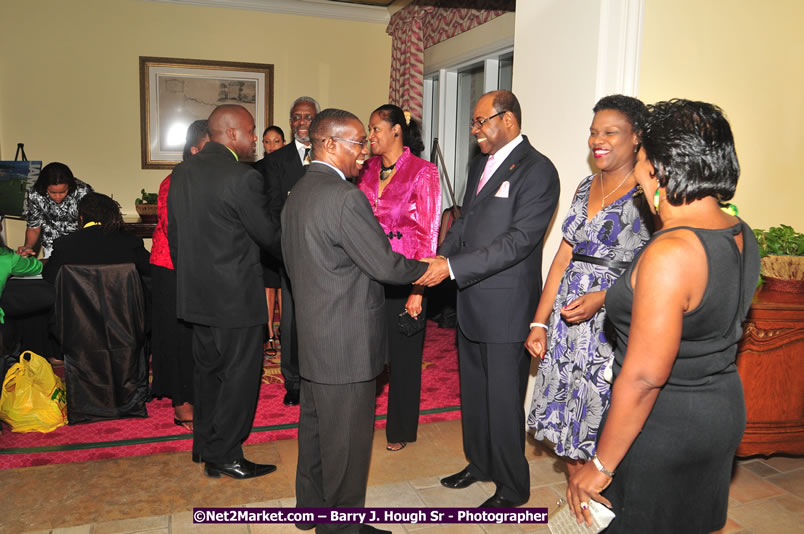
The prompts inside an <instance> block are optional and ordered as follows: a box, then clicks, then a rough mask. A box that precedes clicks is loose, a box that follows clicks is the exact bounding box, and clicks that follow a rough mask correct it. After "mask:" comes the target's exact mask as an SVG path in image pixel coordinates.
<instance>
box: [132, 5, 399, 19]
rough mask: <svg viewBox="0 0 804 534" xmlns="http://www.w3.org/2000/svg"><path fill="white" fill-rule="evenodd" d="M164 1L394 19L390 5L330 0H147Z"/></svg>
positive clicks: (282, 11) (353, 17)
mask: <svg viewBox="0 0 804 534" xmlns="http://www.w3.org/2000/svg"><path fill="white" fill-rule="evenodd" d="M144 1H147V2H159V3H163V4H180V5H188V6H201V7H221V8H227V9H241V10H246V11H263V12H269V13H281V14H284V15H298V16H302V17H323V18H331V19H343V20H354V21H358V22H375V23H382V24H387V23H388V21H389V20H390V19H391V14H390V12H389V11H388V8H385V7H376V6H361V5H357V4H342V3H339V2H330V1H329V0H144Z"/></svg>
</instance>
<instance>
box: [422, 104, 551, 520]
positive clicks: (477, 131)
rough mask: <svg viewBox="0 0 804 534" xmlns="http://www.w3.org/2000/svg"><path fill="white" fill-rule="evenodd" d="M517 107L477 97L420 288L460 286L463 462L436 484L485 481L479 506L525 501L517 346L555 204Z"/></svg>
mask: <svg viewBox="0 0 804 534" xmlns="http://www.w3.org/2000/svg"><path fill="white" fill-rule="evenodd" d="M521 121H522V119H521V110H520V106H519V102H518V101H517V99H516V96H514V94H513V93H511V92H510V91H493V92H491V93H486V94H485V95H483V96H482V97H480V99H479V100H478V102H477V105H476V106H475V111H474V115H473V119H472V134H473V135H474V136H475V137H476V138H477V143H478V146H479V147H480V151H481V152H482V153H483V154H481V155H478V157H477V158H475V159H474V161H473V162H472V164H471V166H470V168H469V176H468V180H467V184H466V194H465V196H464V200H463V210H462V215H461V218H460V219H458V220H457V221H456V223H455V224H454V225H453V226H452V228H450V230H449V232H448V234H447V237H446V238H445V239H444V243H443V244H442V245H441V248H440V249H439V253H440V254H442V255H443V256H446V258H443V257H440V258H439V259H438V260H437V261H436V262H435V263H433V264H432V266H431V267H432V269H431V273H432V274H433V276H432V277H430V276H429V274H430V273H428V276H426V277H424V278H425V279H424V280H421V281H420V282H421V283H423V284H425V285H432V284H433V283H438V282H440V281H441V280H443V279H444V278H446V277H447V276H450V277H452V278H454V279H455V281H456V282H457V284H458V355H459V361H460V375H461V421H462V423H463V447H464V452H465V454H466V457H467V459H468V460H469V465H468V466H467V467H466V468H465V469H463V470H462V471H460V472H459V473H456V474H454V475H452V476H449V477H446V478H444V479H443V480H442V481H441V484H443V485H444V486H446V487H448V488H455V489H460V488H465V487H467V486H469V485H471V484H473V483H474V482H477V481H479V480H491V481H493V482H494V483H495V484H496V486H497V490H496V492H495V493H494V495H493V496H492V497H490V498H489V499H488V500H486V501H485V502H484V503H483V504H481V507H511V506H520V505H522V504H524V503H526V502H527V501H528V499H529V497H530V481H529V469H528V463H527V461H526V460H525V412H524V403H525V388H526V386H527V378H528V370H529V363H530V360H529V358H528V356H527V354H526V352H525V348H524V346H523V343H524V341H525V339H526V338H527V336H528V331H529V330H528V322H529V321H530V318H531V317H533V312H534V310H535V309H536V306H537V304H538V302H539V295H540V293H541V287H542V277H541V272H542V246H543V244H544V234H545V232H546V231H547V227H548V225H549V224H550V219H551V218H552V217H553V212H554V211H555V209H556V205H557V203H558V194H559V181H558V173H557V172H556V169H555V167H554V166H553V164H552V162H551V161H550V160H549V159H547V158H546V157H545V156H544V155H542V154H541V153H539V152H538V151H537V150H536V149H534V148H533V147H532V146H531V145H530V143H529V142H528V140H527V138H526V137H524V136H522V135H521V134H520V125H521Z"/></svg>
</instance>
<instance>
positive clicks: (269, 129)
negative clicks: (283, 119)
mask: <svg viewBox="0 0 804 534" xmlns="http://www.w3.org/2000/svg"><path fill="white" fill-rule="evenodd" d="M268 132H276V133H277V135H279V137H281V138H282V142H283V143H284V142H285V132H283V131H282V128H280V127H279V126H277V125H276V124H272V125H271V126H269V127H267V128H266V129H265V131H264V132H262V136H263V137H265V134H267V133H268Z"/></svg>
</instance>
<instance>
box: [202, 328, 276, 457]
mask: <svg viewBox="0 0 804 534" xmlns="http://www.w3.org/2000/svg"><path fill="white" fill-rule="evenodd" d="M262 330H263V326H262V324H259V325H256V326H247V327H243V328H218V327H215V326H206V325H199V324H194V325H193V358H194V360H195V373H194V379H195V380H194V391H195V403H194V404H193V452H194V453H198V454H199V455H200V456H201V457H202V458H203V459H204V460H205V461H207V462H213V463H230V462H233V461H235V460H237V459H239V458H242V457H243V449H242V447H241V443H243V441H245V440H246V438H247V437H248V435H249V432H250V431H251V426H252V424H253V423H254V413H255V412H256V409H257V395H258V394H259V389H260V379H261V374H262V360H263V350H262Z"/></svg>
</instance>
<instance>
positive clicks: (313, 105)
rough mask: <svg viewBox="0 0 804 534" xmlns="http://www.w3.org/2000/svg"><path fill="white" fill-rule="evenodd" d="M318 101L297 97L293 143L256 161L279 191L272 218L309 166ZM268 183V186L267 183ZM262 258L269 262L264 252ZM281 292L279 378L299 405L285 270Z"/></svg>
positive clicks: (292, 114)
mask: <svg viewBox="0 0 804 534" xmlns="http://www.w3.org/2000/svg"><path fill="white" fill-rule="evenodd" d="M320 109H321V108H320V107H319V105H318V102H316V101H315V99H314V98H311V97H309V96H300V97H299V98H297V99H296V100H295V101H294V102H293V104H292V105H291V106H290V130H291V132H292V133H293V142H292V143H288V144H287V145H285V146H283V147H282V148H280V149H279V150H276V151H274V152H272V153H271V154H269V155H267V156H265V157H264V158H263V159H261V160H260V161H258V162H257V163H256V164H255V165H254V167H255V168H256V169H257V170H258V171H260V173H262V176H263V178H264V179H265V181H266V190H268V189H274V190H279V202H277V203H274V205H275V206H276V207H277V211H276V213H274V214H273V215H275V216H276V217H277V218H279V212H280V211H281V210H282V207H283V206H284V205H285V200H287V198H288V195H289V194H290V190H291V189H293V186H294V185H296V182H298V181H299V179H300V178H301V177H302V176H304V171H305V170H306V169H307V165H309V164H310V161H311V157H310V151H311V149H312V146H311V143H310V123H311V122H312V121H313V119H314V118H315V116H316V114H317V113H318V112H319V111H320ZM269 182H270V183H269ZM263 259H264V261H266V262H270V261H271V259H270V257H269V256H267V255H266V254H265V253H263ZM280 276H281V289H282V316H281V317H280V324H279V333H280V341H281V344H282V355H281V357H280V365H281V369H282V377H283V378H284V380H285V398H284V399H283V402H284V403H285V405H287V406H295V405H297V404H299V349H298V346H297V335H296V320H295V314H294V309H293V308H294V306H293V294H292V293H291V287H290V283H289V281H288V279H287V275H286V274H285V272H284V269H280Z"/></svg>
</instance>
